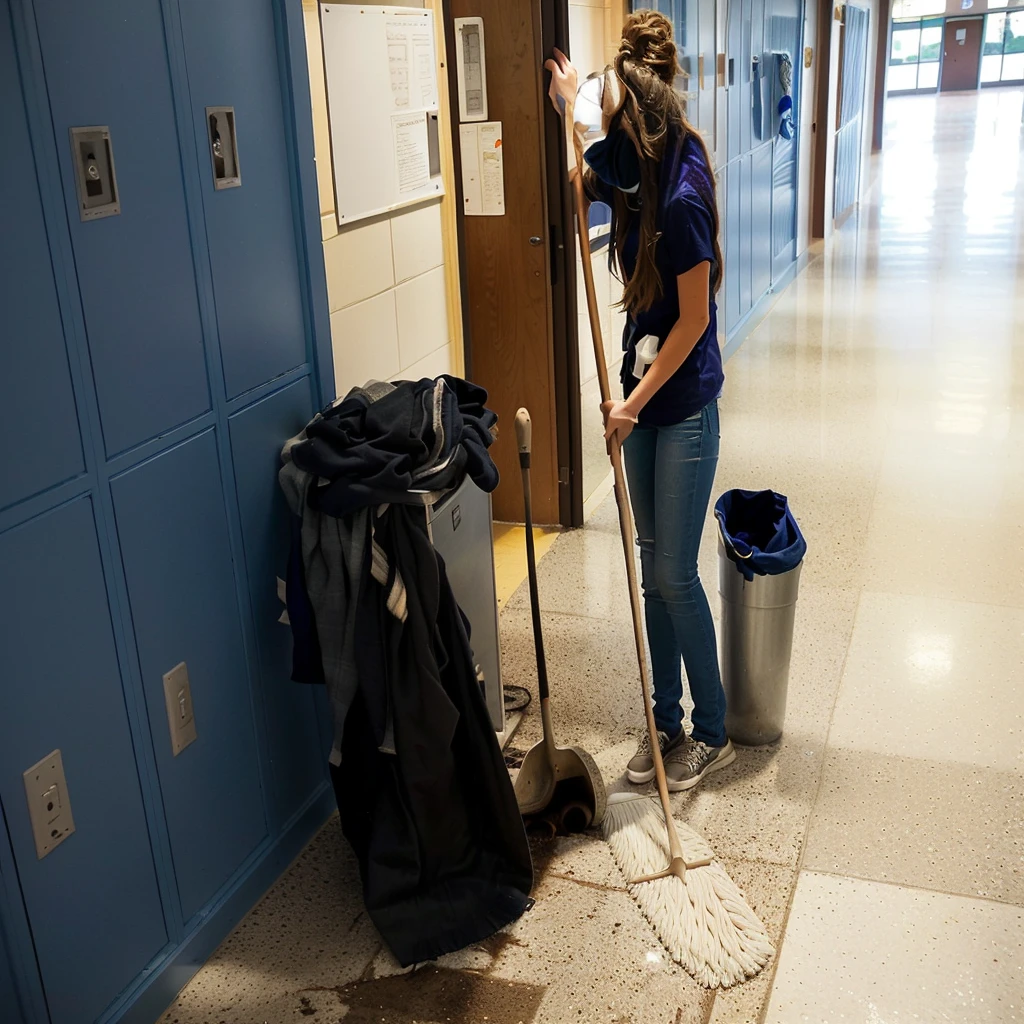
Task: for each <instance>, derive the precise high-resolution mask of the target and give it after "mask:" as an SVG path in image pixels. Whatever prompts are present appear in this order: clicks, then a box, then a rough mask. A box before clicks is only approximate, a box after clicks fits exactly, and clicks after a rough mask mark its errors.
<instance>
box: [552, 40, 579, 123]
mask: <svg viewBox="0 0 1024 1024" xmlns="http://www.w3.org/2000/svg"><path fill="white" fill-rule="evenodd" d="M554 54H555V55H554V57H552V58H551V59H550V60H547V61H545V62H544V67H545V68H546V69H547V70H548V71H550V72H551V85H550V86H548V96H550V97H551V105H552V106H553V107H554V108H555V110H556V111H557V113H558V114H560V115H564V114H565V108H566V106H568V105H570V104H572V103H575V102H576V87H577V84H578V79H579V75H577V73H576V69H575V68H574V67H573V66H572V64H571V63H570V61H569V58H568V57H566V55H565V54H564V53H562V51H561V50H559V49H557V48H556V49H555V51H554Z"/></svg>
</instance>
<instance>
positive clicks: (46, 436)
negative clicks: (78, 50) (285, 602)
mask: <svg viewBox="0 0 1024 1024" xmlns="http://www.w3.org/2000/svg"><path fill="white" fill-rule="evenodd" d="M0 96H2V97H4V99H3V102H2V103H0V138H3V139H4V140H5V149H6V154H5V160H4V179H5V184H4V187H3V188H2V189H0V223H2V224H3V226H4V230H3V234H4V247H5V249H8V250H9V252H10V253H11V257H10V258H5V259H4V261H3V265H4V270H3V273H2V274H0V309H2V310H3V320H4V331H3V336H4V343H3V345H2V346H0V436H2V437H3V438H4V448H5V449H6V451H7V457H6V458H5V459H4V469H3V473H2V474H0V509H2V508H5V507H7V506H9V505H13V504H14V503H15V502H17V501H21V500H22V499H23V498H27V497H29V496H30V495H32V494H37V493H38V492H39V491H42V490H45V489H46V488H48V487H52V486H53V485H54V484H58V483H60V482H61V481H64V480H68V479H70V478H71V477H74V476H77V475H78V474H80V473H82V472H83V471H84V470H85V463H84V462H83V459H82V444H81V441H80V439H79V432H78V418H77V416H76V412H75V396H74V394H73V393H72V390H71V375H70V372H69V369H68V355H67V351H66V349H65V347H64V328H63V325H62V324H61V320H60V312H59V310H58V309H57V294H56V291H55V288H54V281H53V269H52V266H51V264H50V252H49V248H48V246H47V240H46V232H45V230H44V227H43V214H42V208H41V206H40V203H39V192H38V189H37V187H36V169H35V164H34V162H33V160H32V150H31V146H30V143H29V136H28V126H27V125H26V124H25V108H24V106H23V104H22V99H21V85H20V83H19V82H18V65H17V61H16V60H15V56H14V45H13V40H12V39H11V26H10V22H9V21H8V19H7V17H6V15H5V14H4V13H3V12H0ZM15 254H16V255H15ZM41 416H45V417H46V429H45V430H43V429H40V423H39V420H40V417H41ZM26 767H27V766H26Z"/></svg>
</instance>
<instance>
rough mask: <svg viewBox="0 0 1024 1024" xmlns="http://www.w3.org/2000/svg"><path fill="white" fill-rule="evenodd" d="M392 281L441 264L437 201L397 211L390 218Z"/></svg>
mask: <svg viewBox="0 0 1024 1024" xmlns="http://www.w3.org/2000/svg"><path fill="white" fill-rule="evenodd" d="M391 246H392V251H393V253H394V262H395V280H396V281H398V282H401V281H408V280H409V279H410V278H413V277H417V276H418V275H419V274H425V273H426V272H427V271H428V270H433V269H434V268H435V267H440V266H441V265H442V264H443V263H444V245H443V242H442V228H441V203H440V201H438V202H434V203H430V204H428V205H426V206H417V207H414V208H413V209H411V210H405V211H399V212H398V213H396V214H395V215H394V216H393V217H392V218H391Z"/></svg>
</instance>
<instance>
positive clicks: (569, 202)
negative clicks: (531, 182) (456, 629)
mask: <svg viewBox="0 0 1024 1024" xmlns="http://www.w3.org/2000/svg"><path fill="white" fill-rule="evenodd" d="M539 7H540V19H541V31H540V39H541V50H542V52H543V53H549V52H550V51H551V50H552V49H553V48H554V47H556V46H557V47H558V49H560V50H561V51H562V52H563V53H564V54H566V56H568V57H569V58H570V59H571V57H572V53H571V51H570V49H569V2H568V0H553V2H543V0H541V2H539ZM544 75H545V78H544V83H543V84H544V85H545V86H546V84H547V72H544ZM543 95H544V99H545V102H544V125H543V131H544V142H545V147H546V151H547V160H546V161H545V166H544V171H545V178H546V189H545V192H546V199H547V223H548V244H549V256H550V262H551V336H552V343H553V345H554V356H555V430H556V433H557V438H556V446H557V451H558V513H559V520H560V522H561V525H562V526H565V527H570V528H572V527H577V526H582V525H583V426H582V410H581V408H580V350H579V318H578V316H577V310H576V244H577V243H576V211H575V200H574V190H573V187H572V186H571V185H570V183H569V169H568V159H567V154H566V149H565V143H564V141H563V140H564V137H565V129H564V127H563V125H562V119H561V118H560V117H559V116H558V114H556V113H555V111H554V108H553V107H552V106H551V104H550V103H548V102H547V101H546V98H547V90H546V88H545V89H544V90H543Z"/></svg>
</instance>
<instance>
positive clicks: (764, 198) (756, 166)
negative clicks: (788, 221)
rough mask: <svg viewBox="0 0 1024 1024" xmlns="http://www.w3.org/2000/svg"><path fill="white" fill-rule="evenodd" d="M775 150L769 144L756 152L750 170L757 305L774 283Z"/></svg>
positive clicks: (753, 287)
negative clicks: (773, 193) (773, 211)
mask: <svg viewBox="0 0 1024 1024" xmlns="http://www.w3.org/2000/svg"><path fill="white" fill-rule="evenodd" d="M772 149H773V147H772V146H771V144H770V143H769V144H768V145H766V146H762V147H761V148H760V149H756V150H754V153H753V156H752V168H751V187H752V188H753V203H752V208H753V223H752V225H751V228H752V237H753V259H752V261H751V275H752V278H751V290H752V299H753V301H754V302H757V301H758V300H759V299H760V298H761V297H762V296H763V295H764V294H765V292H767V291H768V288H769V286H770V285H771V283H772Z"/></svg>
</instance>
